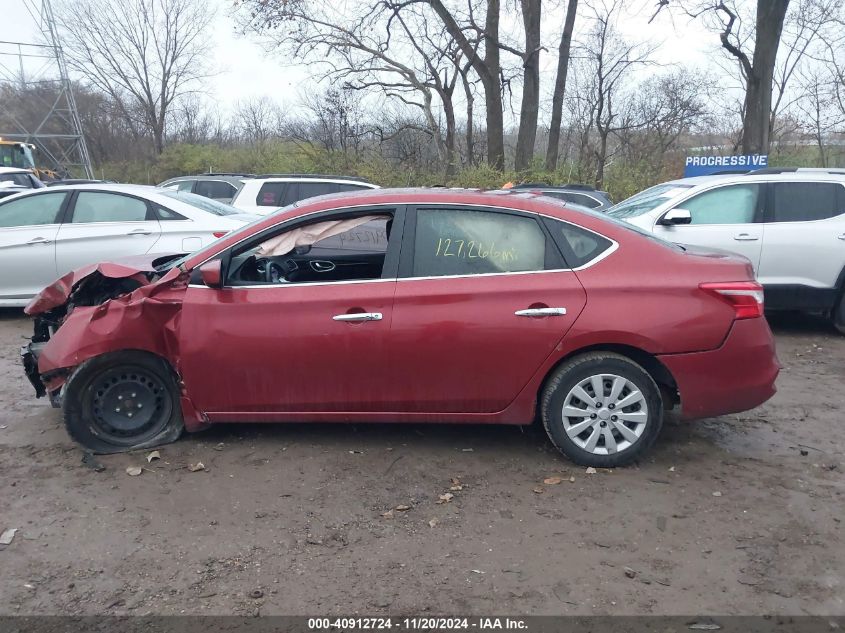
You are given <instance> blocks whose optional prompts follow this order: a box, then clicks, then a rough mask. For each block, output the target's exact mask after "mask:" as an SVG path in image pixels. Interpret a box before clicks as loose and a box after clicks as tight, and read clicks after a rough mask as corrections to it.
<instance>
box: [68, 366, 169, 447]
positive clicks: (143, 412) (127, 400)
mask: <svg viewBox="0 0 845 633" xmlns="http://www.w3.org/2000/svg"><path fill="white" fill-rule="evenodd" d="M179 404H180V398H179V390H178V388H177V385H176V380H175V376H174V375H173V372H172V370H171V369H170V366H169V365H168V364H167V363H166V362H165V361H164V360H162V359H161V358H159V357H157V356H154V355H153V354H148V353H145V352H137V351H127V352H115V353H113V354H105V355H103V356H97V357H96V358H93V359H90V360H88V361H85V362H84V363H82V364H81V365H80V366H79V367H77V368H76V369H75V370H74V372H73V373H72V374H71V376H70V378H69V379H68V381H67V383H66V384H65V387H64V394H63V402H62V408H63V410H64V421H65V426H66V427H67V430H68V433H69V434H70V436H71V437H72V438H73V439H74V440H76V441H77V442H78V443H79V444H81V445H82V446H83V447H85V448H86V449H88V450H90V451H91V452H94V453H120V452H124V451H129V450H135V449H139V448H147V447H151V446H160V445H162V444H167V443H169V442H174V441H176V440H177V439H178V438H179V436H180V435H181V434H182V431H183V429H184V423H183V420H182V411H181V409H180V407H179Z"/></svg>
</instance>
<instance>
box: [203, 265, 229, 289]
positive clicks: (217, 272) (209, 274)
mask: <svg viewBox="0 0 845 633" xmlns="http://www.w3.org/2000/svg"><path fill="white" fill-rule="evenodd" d="M200 278H201V279H202V283H204V284H205V285H206V286H208V287H209V288H222V287H223V264H222V262H221V261H220V260H219V259H213V260H211V261H210V262H206V263H204V264H203V265H202V266H200Z"/></svg>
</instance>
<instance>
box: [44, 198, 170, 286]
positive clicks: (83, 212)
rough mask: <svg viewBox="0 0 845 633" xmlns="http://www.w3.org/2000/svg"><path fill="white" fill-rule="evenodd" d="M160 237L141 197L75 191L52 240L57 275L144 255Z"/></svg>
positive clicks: (153, 214)
mask: <svg viewBox="0 0 845 633" xmlns="http://www.w3.org/2000/svg"><path fill="white" fill-rule="evenodd" d="M160 237H161V226H160V224H159V222H158V220H157V219H156V216H155V212H154V210H153V208H152V206H151V205H150V204H149V203H148V202H147V201H146V200H142V199H141V198H136V197H134V196H128V195H125V194H120V193H114V192H104V191H78V192H76V193H75V196H74V199H73V200H72V201H71V203H70V209H69V210H68V213H67V214H66V215H65V221H64V223H63V224H62V226H61V228H60V229H59V233H58V236H57V238H56V266H57V268H58V270H59V273H60V274H64V273H66V272H68V271H70V270H74V269H76V268H79V267H80V266H85V265H87V264H94V263H99V262H103V261H110V260H113V259H118V258H121V257H129V256H133V255H144V254H146V253H148V252H150V250H151V249H152V248H153V246H154V245H155V243H156V242H157V241H158V240H159V238H160Z"/></svg>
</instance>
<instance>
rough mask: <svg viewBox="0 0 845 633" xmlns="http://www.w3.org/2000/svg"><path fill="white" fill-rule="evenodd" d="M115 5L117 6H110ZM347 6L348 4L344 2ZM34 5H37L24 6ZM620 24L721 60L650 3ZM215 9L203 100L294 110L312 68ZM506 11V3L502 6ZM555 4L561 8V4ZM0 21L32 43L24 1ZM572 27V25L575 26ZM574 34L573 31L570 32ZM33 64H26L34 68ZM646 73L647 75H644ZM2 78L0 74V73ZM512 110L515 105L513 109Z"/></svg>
mask: <svg viewBox="0 0 845 633" xmlns="http://www.w3.org/2000/svg"><path fill="white" fill-rule="evenodd" d="M114 1H115V2H119V1H120V0H114ZM347 1H353V0H347ZM28 2H29V3H30V4H32V3H35V4H39V3H40V0H28ZM623 2H624V5H625V8H624V19H622V20H621V21H620V30H621V31H622V33H623V34H624V35H625V36H626V37H628V38H630V39H634V40H651V41H656V42H661V43H662V44H661V48H660V50H659V52H658V54H657V56H656V57H657V59H658V60H659V61H662V62H664V63H683V64H684V65H692V66H697V67H707V66H708V65H709V64H710V63H711V60H712V58H713V55H722V53H721V52H719V49H718V43H719V42H718V37H717V35H716V34H714V33H712V32H708V31H707V30H706V29H705V28H704V26H703V25H702V24H701V23H700V22H699V21H693V20H689V19H686V18H683V17H680V16H679V15H677V14H675V15H670V14H669V13H668V12H666V11H663V12H661V13H660V14H659V15H658V17H657V19H655V20H654V22H652V23H651V24H649V23H648V20H649V18H650V17H651V15H652V13H653V12H654V6H655V5H656V1H652V0H623ZM208 4H209V5H210V6H212V7H216V11H217V17H216V19H215V20H214V23H213V27H212V28H213V32H212V34H211V41H212V55H213V57H214V59H213V62H212V67H213V68H215V69H216V70H217V72H216V73H215V74H214V76H212V77H210V78H208V79H207V80H206V81H205V83H204V86H203V90H204V92H205V93H206V94H207V95H208V97H209V98H210V99H211V100H213V101H214V102H216V103H217V104H219V106H220V108H221V110H223V111H224V112H227V111H228V112H231V111H232V110H233V109H234V107H235V106H236V104H237V102H238V101H244V100H248V99H250V98H256V97H263V96H266V97H269V98H270V99H272V100H274V101H277V102H279V103H281V104H282V105H291V106H292V105H294V104H295V103H296V101H297V100H298V97H299V95H300V94H301V93H302V92H303V91H304V90H305V89H307V88H308V87H313V86H314V84H315V79H314V73H313V66H311V67H309V65H307V64H302V63H298V62H297V60H289V59H287V58H285V57H283V56H282V55H279V54H274V53H272V52H268V51H266V50H265V49H264V48H263V47H262V45H261V44H260V43H259V41H257V39H256V38H255V37H254V36H245V35H243V34H241V33H239V32H238V28H237V24H236V21H235V19H234V18H233V16H232V15H231V12H232V0H208ZM503 4H504V5H506V6H510V3H503ZM558 4H561V5H565V3H564V2H560V3H558ZM0 11H2V15H3V20H2V22H0V40H3V41H14V42H18V41H24V42H35V41H38V27H37V25H36V23H35V22H34V20H33V19H32V17H31V16H30V14H29V13H28V12H27V10H26V7H25V0H0ZM563 17H564V16H563V9H562V8H561V9H559V10H557V11H547V12H546V14H545V15H544V19H543V24H544V31H546V32H549V33H559V32H560V30H562V24H563ZM519 19H520V18H519V15H518V13H517V12H516V11H513V12H512V13H510V14H507V13H506V14H505V15H503V24H507V22H508V20H510V21H512V23H514V22H515V21H517V20H519ZM576 24H577V23H576ZM576 28H577V27H576ZM549 45H550V52H548V53H544V54H543V56H542V59H541V67H542V68H543V74H544V77H548V79H544V80H542V81H544V84H546V85H548V84H550V83H551V81H553V79H552V77H553V73H554V68H555V67H556V64H557V51H556V46H557V43H556V42H551V41H550V42H549ZM10 50H11V47H10V46H9V45H7V44H0V53H2V52H6V51H10ZM37 61H38V60H30V62H32V63H35V62H37ZM10 62H11V63H12V64H16V63H17V62H16V61H15V60H13V59H12V58H10V57H8V56H4V55H0V64H6V65H7V66H8V65H9V64H10ZM644 72H652V71H644ZM0 78H2V68H0ZM516 107H518V105H517V106H516Z"/></svg>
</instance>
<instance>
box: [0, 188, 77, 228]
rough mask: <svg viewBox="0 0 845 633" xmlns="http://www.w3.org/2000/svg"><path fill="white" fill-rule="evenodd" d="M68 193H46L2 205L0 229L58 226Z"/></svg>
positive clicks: (0, 206) (0, 207)
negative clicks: (46, 225) (45, 225)
mask: <svg viewBox="0 0 845 633" xmlns="http://www.w3.org/2000/svg"><path fill="white" fill-rule="evenodd" d="M66 196H67V194H66V193H44V194H41V195H37V196H26V197H24V198H18V199H17V200H10V201H8V202H6V203H5V204H2V205H0V227H4V228H9V227H13V226H41V225H44V224H56V223H57V222H58V221H59V211H60V210H61V208H62V203H63V202H64V201H65V197H66Z"/></svg>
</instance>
